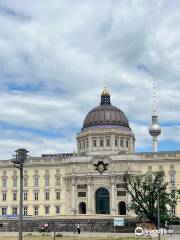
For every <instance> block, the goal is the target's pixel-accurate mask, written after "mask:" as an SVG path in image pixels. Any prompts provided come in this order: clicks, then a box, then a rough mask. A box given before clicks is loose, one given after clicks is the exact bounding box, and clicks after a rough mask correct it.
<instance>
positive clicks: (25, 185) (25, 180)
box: [24, 178, 28, 187]
mask: <svg viewBox="0 0 180 240" xmlns="http://www.w3.org/2000/svg"><path fill="white" fill-rule="evenodd" d="M27 186H28V180H27V178H24V187H27Z"/></svg>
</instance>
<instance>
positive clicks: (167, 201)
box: [124, 172, 177, 226]
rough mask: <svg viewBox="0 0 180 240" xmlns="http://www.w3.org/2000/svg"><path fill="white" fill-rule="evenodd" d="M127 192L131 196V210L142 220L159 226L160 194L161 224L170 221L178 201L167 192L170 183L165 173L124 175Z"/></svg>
mask: <svg viewBox="0 0 180 240" xmlns="http://www.w3.org/2000/svg"><path fill="white" fill-rule="evenodd" d="M124 183H125V188H126V190H127V192H128V193H129V194H130V196H131V203H130V205H129V209H131V210H133V211H134V212H135V214H136V215H137V216H139V218H140V219H149V220H150V221H151V222H152V223H154V224H155V225H156V226H157V213H158V210H157V205H158V204H157V199H158V192H159V207H160V222H161V223H165V221H169V220H170V217H171V216H170V211H169V209H170V208H171V206H173V205H176V201H177V199H176V198H175V197H172V196H171V194H170V193H168V192H167V187H168V183H167V182H166V181H165V174H164V172H154V173H152V174H151V175H138V176H137V175H130V174H128V173H126V174H125V175H124Z"/></svg>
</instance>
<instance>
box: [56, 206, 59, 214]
mask: <svg viewBox="0 0 180 240" xmlns="http://www.w3.org/2000/svg"><path fill="white" fill-rule="evenodd" d="M59 213H60V207H59V206H56V214H59Z"/></svg>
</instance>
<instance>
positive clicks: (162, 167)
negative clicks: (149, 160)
mask: <svg viewBox="0 0 180 240" xmlns="http://www.w3.org/2000/svg"><path fill="white" fill-rule="evenodd" d="M147 170H148V171H152V166H148V167H147ZM163 170H164V166H162V165H159V171H163ZM169 170H170V171H174V170H175V169H174V164H170V166H169Z"/></svg>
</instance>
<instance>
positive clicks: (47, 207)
mask: <svg viewBox="0 0 180 240" xmlns="http://www.w3.org/2000/svg"><path fill="white" fill-rule="evenodd" d="M45 214H49V206H45Z"/></svg>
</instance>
